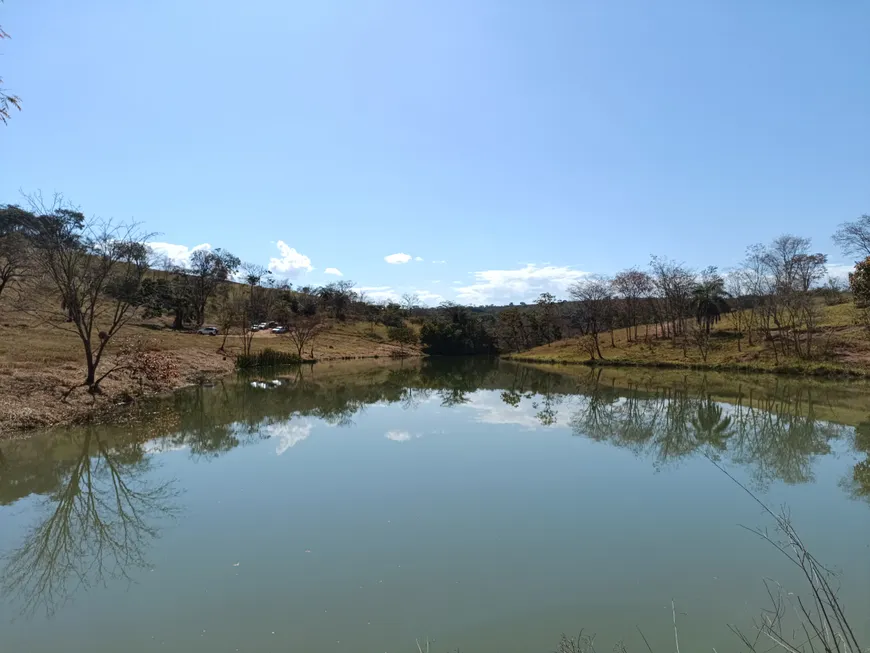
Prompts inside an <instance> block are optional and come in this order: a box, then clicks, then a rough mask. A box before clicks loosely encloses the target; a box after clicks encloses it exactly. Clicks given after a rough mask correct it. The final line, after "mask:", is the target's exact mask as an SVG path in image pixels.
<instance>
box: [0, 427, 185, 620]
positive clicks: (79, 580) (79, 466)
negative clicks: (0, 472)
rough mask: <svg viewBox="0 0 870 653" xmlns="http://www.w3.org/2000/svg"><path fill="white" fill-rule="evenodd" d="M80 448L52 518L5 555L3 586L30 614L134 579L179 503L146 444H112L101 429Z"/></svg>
mask: <svg viewBox="0 0 870 653" xmlns="http://www.w3.org/2000/svg"><path fill="white" fill-rule="evenodd" d="M74 444H76V445H78V446H79V447H80V453H79V455H78V457H77V458H76V459H75V461H74V463H73V465H72V467H71V468H70V469H69V470H68V471H67V477H66V479H65V481H64V483H63V485H62V487H60V488H58V491H57V492H54V493H52V495H51V502H52V503H54V504H55V505H54V506H52V509H51V510H50V511H49V512H48V514H47V516H46V518H45V519H44V520H43V521H42V522H40V523H39V524H37V525H36V526H35V527H34V528H33V529H32V530H31V531H30V532H29V533H28V534H27V536H26V537H25V539H24V541H23V542H22V544H21V546H19V547H18V548H17V549H15V550H14V551H12V552H10V554H9V555H8V556H7V557H6V558H5V562H6V564H5V568H4V570H3V575H2V589H3V591H4V593H5V594H7V595H15V596H18V597H19V598H20V599H21V604H22V606H23V609H22V611H23V613H24V614H25V616H31V615H33V614H34V613H35V612H37V611H40V610H43V611H44V612H45V614H46V615H48V616H50V615H51V614H53V613H54V612H55V610H57V609H58V608H59V607H61V606H63V605H64V604H65V603H66V602H68V601H70V600H71V599H72V598H73V595H74V593H75V592H76V591H79V590H81V589H88V588H89V587H93V586H98V585H102V584H104V583H106V582H107V581H108V580H109V579H110V578H122V579H126V580H128V581H130V580H131V576H130V571H131V570H132V569H136V568H141V567H144V566H145V565H146V564H147V559H146V557H145V554H146V550H147V547H148V546H149V544H150V543H151V541H153V540H154V539H156V538H157V537H159V529H158V526H157V524H158V523H159V521H160V520H161V519H165V518H167V517H173V516H175V515H176V514H177V512H178V508H177V506H176V505H175V499H176V497H177V495H178V492H177V489H176V488H175V487H174V484H173V482H172V481H170V482H167V483H163V484H159V485H158V484H155V483H153V481H152V480H151V479H149V475H148V471H149V463H148V459H147V458H145V457H144V455H143V452H142V450H141V448H140V445H138V444H135V443H128V444H127V445H124V446H123V449H122V450H114V449H111V448H110V447H109V445H108V443H106V442H104V441H103V440H101V439H100V437H99V436H98V435H97V433H96V431H95V430H92V429H89V430H87V431H86V432H85V434H84V436H83V437H82V439H81V441H80V442H74Z"/></svg>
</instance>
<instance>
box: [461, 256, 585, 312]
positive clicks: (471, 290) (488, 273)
mask: <svg viewBox="0 0 870 653" xmlns="http://www.w3.org/2000/svg"><path fill="white" fill-rule="evenodd" d="M588 274H589V273H588V272H583V271H581V270H576V269H574V268H572V267H568V266H561V267H560V266H555V265H545V266H540V267H539V266H537V265H535V264H533V263H529V264H528V265H526V266H525V267H523V268H519V269H517V270H484V271H481V272H475V273H474V279H475V281H476V283H473V284H470V285H467V286H462V287H460V288H457V289H456V296H457V298H458V299H459V300H460V301H462V302H465V303H468V304H492V303H507V302H512V301H528V300H532V299H534V298H535V297H537V296H538V295H540V294H541V293H543V292H550V293H553V294H555V295H559V294H564V292H565V291H566V290H567V288H568V286H570V285H571V284H572V283H575V282H577V281H579V280H580V279H582V278H583V277H585V276H587V275H588Z"/></svg>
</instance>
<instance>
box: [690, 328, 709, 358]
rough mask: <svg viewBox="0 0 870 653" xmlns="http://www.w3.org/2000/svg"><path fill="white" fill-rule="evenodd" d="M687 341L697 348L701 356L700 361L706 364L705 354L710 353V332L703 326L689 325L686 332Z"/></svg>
mask: <svg viewBox="0 0 870 653" xmlns="http://www.w3.org/2000/svg"><path fill="white" fill-rule="evenodd" d="M688 331H689V332H688V338H689V341H690V342H691V343H692V344H693V345H694V346H695V347H696V348H697V350H698V353H699V354H701V360H702V361H704V362H705V363H706V362H707V354H709V353H710V332H709V331H708V330H707V329H706V328H704V325H703V324H700V323H697V322H696V323H694V324H691V326H690V327H689V330H688Z"/></svg>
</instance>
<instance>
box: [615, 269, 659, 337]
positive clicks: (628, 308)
mask: <svg viewBox="0 0 870 653" xmlns="http://www.w3.org/2000/svg"><path fill="white" fill-rule="evenodd" d="M613 289H614V290H615V291H616V293H617V295H618V296H619V297H620V299H622V302H623V305H624V309H625V318H626V319H625V332H626V335H627V336H628V339H629V341H630V340H631V339H632V329H633V330H634V338H635V339H637V327H638V323H639V322H640V317H641V309H642V306H643V302H644V301H645V300H646V299H647V298H648V297H649V296H650V293H652V290H653V281H652V278H651V277H650V276H649V274H647V273H646V272H643V271H641V270H638V269H636V268H629V269H628V270H623V271H622V272H620V273H619V274H617V275H616V276H615V277H613Z"/></svg>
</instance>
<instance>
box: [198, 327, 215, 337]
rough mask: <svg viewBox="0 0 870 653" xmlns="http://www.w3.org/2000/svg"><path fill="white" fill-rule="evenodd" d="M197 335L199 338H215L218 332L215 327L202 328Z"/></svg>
mask: <svg viewBox="0 0 870 653" xmlns="http://www.w3.org/2000/svg"><path fill="white" fill-rule="evenodd" d="M197 333H198V334H199V335H201V336H216V335H217V334H218V330H217V327H202V328H201V329H200V330H199V331H197Z"/></svg>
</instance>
